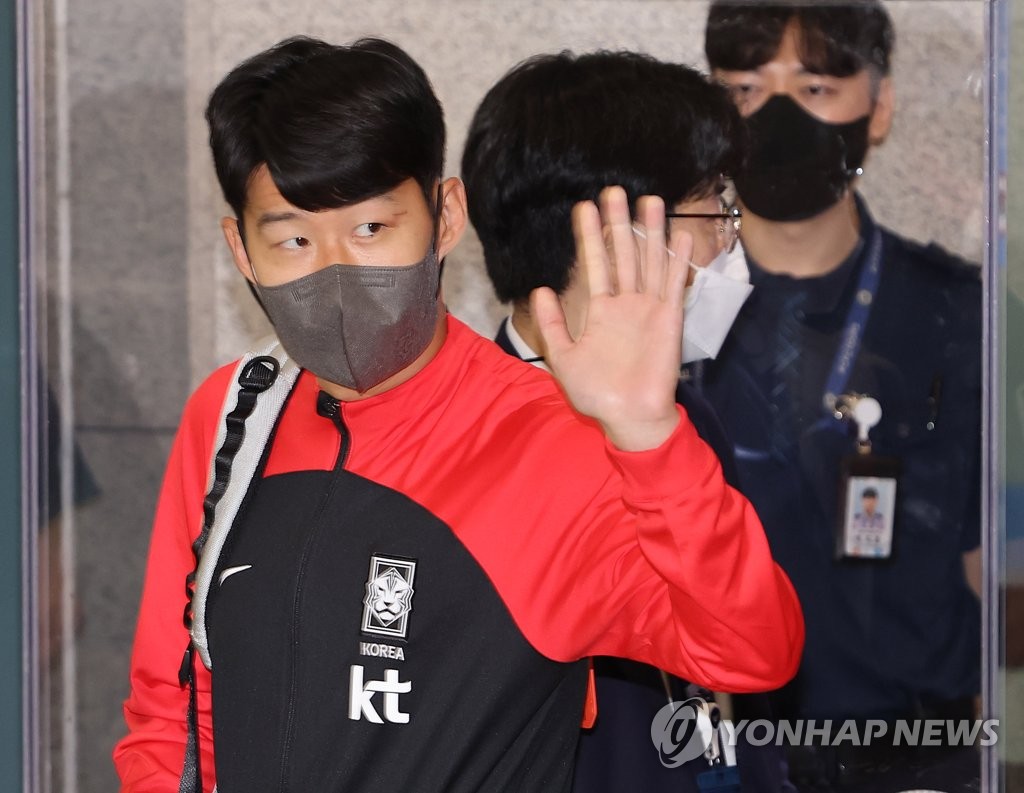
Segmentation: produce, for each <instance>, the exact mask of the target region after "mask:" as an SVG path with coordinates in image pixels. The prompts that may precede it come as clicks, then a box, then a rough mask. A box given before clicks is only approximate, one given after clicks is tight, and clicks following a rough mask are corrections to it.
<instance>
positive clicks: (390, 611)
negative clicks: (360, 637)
mask: <svg viewBox="0 0 1024 793" xmlns="http://www.w3.org/2000/svg"><path fill="white" fill-rule="evenodd" d="M415 575H416V562H414V561H412V560H410V559H396V558H394V557H389V556H378V555H376V554H375V555H374V556H372V557H371V558H370V576H369V578H367V580H366V596H365V597H364V598H363V623H362V630H363V633H372V634H375V635H377V636H395V637H398V638H400V639H404V638H405V635H406V631H407V630H408V624H409V614H410V613H411V612H412V596H413V593H414V591H415V590H413V586H412V585H413V578H414V577H415Z"/></svg>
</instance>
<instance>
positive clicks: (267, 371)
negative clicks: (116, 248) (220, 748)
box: [178, 355, 281, 793]
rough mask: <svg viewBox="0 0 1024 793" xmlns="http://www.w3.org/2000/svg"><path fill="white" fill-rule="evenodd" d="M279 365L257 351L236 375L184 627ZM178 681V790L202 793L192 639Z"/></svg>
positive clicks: (188, 586)
mask: <svg viewBox="0 0 1024 793" xmlns="http://www.w3.org/2000/svg"><path fill="white" fill-rule="evenodd" d="M280 371H281V365H280V364H279V363H278V361H277V359H276V358H273V357H271V356H269V355H260V356H257V357H255V358H252V359H251V360H249V361H248V362H247V363H246V364H245V366H243V367H242V371H241V373H240V374H239V375H238V385H239V391H238V400H237V403H236V405H235V409H234V410H232V411H231V412H230V413H229V414H228V415H227V416H225V417H224V426H225V430H226V431H225V434H224V443H223V444H221V447H220V449H219V450H218V451H217V454H216V456H215V457H214V465H213V485H212V486H211V487H210V492H209V493H207V494H206V498H205V499H203V528H202V531H200V532H199V536H198V537H196V539H195V542H193V543H192V555H193V556H194V557H195V560H196V564H195V567H194V568H193V569H192V572H191V573H189V574H188V575H187V576H186V577H185V598H186V601H185V611H184V613H183V615H182V621H183V622H184V624H185V628H186V629H187V630H190V631H191V629H192V598H193V597H194V596H195V582H196V574H197V572H198V570H199V561H200V559H201V558H202V555H203V548H204V546H205V545H206V541H207V539H208V538H209V536H210V531H211V530H212V529H213V521H214V516H215V514H216V511H217V504H218V503H219V502H220V500H221V498H222V497H223V495H224V493H225V491H226V490H227V488H228V482H229V481H230V479H231V464H232V463H233V462H234V459H235V455H236V454H238V450H239V449H240V448H241V447H242V441H243V440H244V439H245V421H246V419H248V418H249V416H250V415H252V411H253V410H254V409H255V407H256V400H257V398H258V397H259V395H260V394H262V393H263V392H264V391H266V390H267V389H268V388H270V386H272V385H273V384H274V381H275V380H276V379H277V376H278V374H279V373H280ZM178 683H179V685H181V686H182V687H183V688H184V687H185V686H186V685H187V686H188V689H189V690H188V715H187V717H186V721H187V723H188V737H187V739H186V743H185V762H184V766H183V768H182V774H181V782H180V784H179V787H178V791H179V793H201V792H202V787H203V776H202V769H201V767H200V765H201V764H200V757H199V707H198V703H197V701H196V653H195V650H194V649H193V647H192V644H191V642H189V644H188V646H187V647H186V648H185V654H184V657H183V658H182V660H181V667H180V668H179V669H178Z"/></svg>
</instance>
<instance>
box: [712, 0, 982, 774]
mask: <svg viewBox="0 0 1024 793" xmlns="http://www.w3.org/2000/svg"><path fill="white" fill-rule="evenodd" d="M893 40H894V34H893V28H892V23H891V20H890V18H889V16H888V14H887V12H886V11H885V9H884V8H883V6H882V5H881V3H879V2H877V0H853V1H852V2H849V3H846V4H843V5H839V4H835V3H829V4H821V5H815V4H810V3H795V2H791V3H790V2H781V3H749V2H739V1H738V0H717V1H716V2H713V3H712V4H711V8H710V12H709V17H708V23H707V31H706V53H707V58H708V62H709V64H710V66H711V68H712V70H713V74H714V76H715V77H716V78H717V79H718V80H720V81H721V82H722V83H724V84H725V85H726V86H727V87H728V88H729V89H730V90H731V91H732V93H733V97H734V100H735V101H736V103H737V105H738V107H739V109H740V111H741V113H742V115H743V116H744V117H745V118H746V120H747V125H748V131H749V133H750V146H751V153H750V156H749V158H748V161H747V163H746V165H745V167H744V168H743V169H741V170H740V172H738V173H737V174H736V178H735V184H736V188H737V192H738V195H739V201H740V204H741V205H742V208H743V228H742V232H741V237H742V242H743V246H744V249H745V251H746V255H747V259H748V264H749V266H750V271H751V282H752V283H753V284H754V291H753V293H752V295H751V297H750V299H749V300H748V301H747V303H746V304H745V306H744V308H743V310H742V311H741V314H740V317H739V318H738V320H737V322H736V324H735V325H734V326H733V329H732V332H731V335H730V337H729V338H728V339H727V341H726V343H725V346H724V347H723V349H722V352H721V353H720V355H719V357H718V358H717V359H716V360H714V361H708V362H704V364H703V365H700V364H698V365H697V367H695V368H694V372H693V374H694V376H695V378H696V379H697V380H698V382H699V383H700V384H701V385H702V387H703V390H704V393H705V395H706V396H707V397H709V398H710V400H711V402H712V404H713V405H714V406H715V407H716V409H717V410H718V413H719V415H720V417H721V418H722V421H723V423H724V425H725V428H726V431H727V432H728V433H729V434H730V436H731V438H732V441H733V443H734V447H735V452H736V459H737V463H738V467H739V469H740V471H739V473H740V485H741V487H742V489H743V491H744V492H745V493H747V494H748V495H749V496H750V497H751V500H752V501H753V502H754V504H755V506H756V507H757V509H758V513H759V514H760V515H761V517H762V519H763V520H764V523H765V527H766V531H767V532H768V536H769V540H770V542H771V544H772V550H773V552H774V553H775V555H776V558H777V559H779V561H780V563H781V564H782V565H783V567H784V568H785V569H786V570H787V571H788V572H789V573H790V575H791V576H792V577H793V581H794V583H795V585H796V587H797V590H798V592H799V593H800V597H801V602H802V603H803V604H804V608H805V613H806V617H807V626H808V627H807V635H808V642H807V649H806V652H805V654H804V658H803V661H802V664H801V670H800V673H799V674H798V676H797V678H796V679H795V680H794V682H793V683H792V684H791V685H789V686H787V687H786V689H785V690H783V691H780V692H778V693H777V695H776V696H775V697H774V715H775V716H776V717H777V718H786V719H799V718H805V719H818V720H819V724H820V723H821V720H824V719H832V720H833V723H834V724H836V725H837V729H838V724H839V723H841V721H843V720H845V719H856V720H859V723H861V724H863V722H864V720H868V719H878V720H882V721H883V722H884V723H885V725H886V727H887V737H886V738H885V739H883V740H882V741H881V742H879V741H874V742H873V745H872V746H870V747H869V746H864V747H857V746H851V742H850V741H846V742H845V744H844V745H841V746H831V747H823V748H819V749H817V750H814V751H810V752H797V751H796V750H794V751H793V752H791V758H790V766H791V771H792V773H793V774H794V775H795V778H796V779H797V781H803V782H806V783H811V784H812V785H820V786H822V788H818V787H815V789H832V788H833V787H835V788H837V789H838V788H842V789H844V790H850V789H864V790H872V791H879V790H890V789H891V790H899V789H904V788H920V787H936V786H937V787H939V788H940V789H942V790H951V789H955V790H959V789H962V787H961V786H960V785H962V784H970V781H971V780H976V778H977V768H978V767H977V758H976V756H975V755H974V753H973V749H970V748H968V749H966V750H963V751H960V752H956V751H955V747H944V748H940V749H932V750H928V749H920V748H914V747H906V746H905V745H904V746H902V747H894V746H893V743H894V741H893V725H894V724H895V722H896V721H897V720H900V719H908V720H914V719H925V718H934V719H970V718H973V714H974V710H973V704H974V698H975V697H976V695H977V694H978V691H979V688H980V685H979V682H980V681H979V660H980V659H979V638H980V627H979V626H980V620H979V602H978V598H977V596H976V594H975V591H976V590H975V591H972V586H971V583H969V582H971V581H977V579H978V578H979V577H980V576H979V573H978V568H979V566H980V561H979V560H980V556H979V552H978V545H979V479H980V454H979V439H980V382H981V380H980V347H981V344H980V338H981V322H980V313H981V300H980V297H981V296H980V282H979V277H978V268H977V267H974V266H972V265H969V264H967V263H965V262H962V261H960V260H957V259H955V258H954V257H952V256H950V255H949V254H947V253H945V252H944V251H942V250H940V249H939V248H937V247H936V246H934V245H931V246H927V247H925V246H921V245H918V244H915V243H913V242H910V241H908V240H905V239H903V238H901V237H899V236H897V235H895V234H893V233H892V232H890V231H888V230H886V229H884V228H882V227H880V226H879V225H877V224H876V223H875V221H874V220H873V219H872V217H871V215H870V213H869V212H868V209H867V206H866V205H865V203H864V201H863V199H862V198H860V197H859V196H858V195H857V194H856V193H855V191H854V188H853V185H854V183H855V181H856V179H857V178H858V177H859V176H860V175H861V174H862V173H863V172H864V170H865V168H867V167H869V161H868V160H867V153H868V150H869V148H870V147H871V146H873V145H878V144H880V143H881V142H882V141H883V140H884V139H885V137H886V135H887V134H888V132H889V128H890V125H891V122H892V116H893V89H892V82H891V78H890V76H889V68H890V56H891V52H892V46H893ZM876 482H877V483H879V484H881V485H883V486H886V487H890V488H893V487H894V488H895V493H896V495H895V506H896V512H895V519H894V521H893V525H892V527H891V532H889V533H886V532H880V533H878V536H877V538H876V539H875V540H874V541H873V543H871V544H870V547H865V546H863V545H858V544H857V543H855V542H852V541H851V538H852V534H851V531H852V529H853V528H854V527H853V526H852V525H850V524H852V518H851V516H852V515H854V513H855V512H856V506H857V503H856V501H855V499H856V498H857V495H858V494H859V493H861V492H863V490H864V488H865V487H866V486H867V485H868V484H875V483H876ZM741 704H742V703H739V706H741ZM741 715H742V714H741ZM929 751H930V752H931V753H932V754H930V755H929V754H926V752H929ZM894 755H895V756H894ZM883 769H888V771H883ZM951 786H952V787H951ZM974 789H976V788H974Z"/></svg>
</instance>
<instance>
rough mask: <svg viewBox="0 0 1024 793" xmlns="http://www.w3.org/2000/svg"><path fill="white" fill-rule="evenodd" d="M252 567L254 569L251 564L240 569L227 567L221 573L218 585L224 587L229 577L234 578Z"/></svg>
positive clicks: (239, 567)
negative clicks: (236, 574)
mask: <svg viewBox="0 0 1024 793" xmlns="http://www.w3.org/2000/svg"><path fill="white" fill-rule="evenodd" d="M250 567H252V565H251V564H243V565H239V566H238V567H225V568H224V569H223V570H221V571H220V579H219V580H218V581H217V583H218V584H221V585H223V584H224V581H225V580H227V578H228V577H229V576H233V575H234V574H235V573H241V572H242V571H243V570H248V569H249V568H250Z"/></svg>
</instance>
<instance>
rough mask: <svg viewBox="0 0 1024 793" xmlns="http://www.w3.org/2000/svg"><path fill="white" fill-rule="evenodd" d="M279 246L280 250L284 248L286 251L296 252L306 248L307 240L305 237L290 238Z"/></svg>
mask: <svg viewBox="0 0 1024 793" xmlns="http://www.w3.org/2000/svg"><path fill="white" fill-rule="evenodd" d="M280 245H281V247H282V248H286V249H287V250H290V251H297V250H300V249H302V248H308V247H309V240H307V239H306V238H305V237H292V238H291V239H287V240H285V241H284V242H282V243H280Z"/></svg>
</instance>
